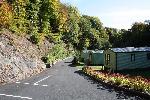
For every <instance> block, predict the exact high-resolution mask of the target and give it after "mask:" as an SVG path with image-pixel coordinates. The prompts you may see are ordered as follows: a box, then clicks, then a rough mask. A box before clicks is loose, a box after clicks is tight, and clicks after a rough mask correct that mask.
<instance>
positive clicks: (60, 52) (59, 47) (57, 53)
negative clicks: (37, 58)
mask: <svg viewBox="0 0 150 100" xmlns="http://www.w3.org/2000/svg"><path fill="white" fill-rule="evenodd" d="M72 54H73V52H72V51H68V50H66V49H65V44H63V43H60V44H55V46H54V47H53V48H52V49H51V50H50V51H49V54H48V55H47V58H48V62H50V63H52V62H54V61H55V60H58V59H64V58H66V57H68V56H70V55H72Z"/></svg>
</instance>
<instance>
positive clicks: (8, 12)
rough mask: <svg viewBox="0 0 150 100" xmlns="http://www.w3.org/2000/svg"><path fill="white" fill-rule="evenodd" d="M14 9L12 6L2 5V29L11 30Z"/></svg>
mask: <svg viewBox="0 0 150 100" xmlns="http://www.w3.org/2000/svg"><path fill="white" fill-rule="evenodd" d="M12 16H13V15H12V9H11V6H10V5H9V4H8V3H6V2H3V3H2V4H0V27H1V28H9V27H10V25H11V22H12Z"/></svg>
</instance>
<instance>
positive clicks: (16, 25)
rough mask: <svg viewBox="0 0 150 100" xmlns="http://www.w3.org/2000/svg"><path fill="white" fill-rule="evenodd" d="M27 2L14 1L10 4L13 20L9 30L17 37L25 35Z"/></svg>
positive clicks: (22, 0) (21, 0)
mask: <svg viewBox="0 0 150 100" xmlns="http://www.w3.org/2000/svg"><path fill="white" fill-rule="evenodd" d="M27 2H28V0H25V1H24V0H15V1H12V2H11V5H12V8H13V17H12V18H13V20H12V24H11V28H10V29H11V30H12V31H13V32H15V33H16V34H18V35H23V34H24V33H27V26H28V21H27V19H26V5H27Z"/></svg>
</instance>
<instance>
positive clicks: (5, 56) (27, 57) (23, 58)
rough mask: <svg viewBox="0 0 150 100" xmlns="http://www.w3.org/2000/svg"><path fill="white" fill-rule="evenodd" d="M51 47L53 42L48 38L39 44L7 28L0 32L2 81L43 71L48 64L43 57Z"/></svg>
mask: <svg viewBox="0 0 150 100" xmlns="http://www.w3.org/2000/svg"><path fill="white" fill-rule="evenodd" d="M39 47H40V48H39ZM50 48H51V44H50V43H49V42H48V41H46V40H45V41H44V42H43V44H41V45H40V46H37V45H34V44H32V43H31V42H30V41H29V40H28V39H27V36H26V37H19V36H17V35H14V34H12V33H11V32H9V31H7V30H4V31H2V32H0V83H8V82H13V81H16V80H20V79H24V78H26V77H30V76H32V75H35V74H38V73H40V72H41V71H43V70H44V69H45V68H46V66H45V64H44V62H42V60H41V57H42V56H44V55H45V54H46V52H48V50H49V49H50Z"/></svg>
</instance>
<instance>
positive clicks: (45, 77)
mask: <svg viewBox="0 0 150 100" xmlns="http://www.w3.org/2000/svg"><path fill="white" fill-rule="evenodd" d="M49 77H51V76H47V77H45V78H43V79H41V80H39V81H37V82H35V83H34V84H38V83H40V82H42V81H44V80H46V79H48V78H49Z"/></svg>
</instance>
